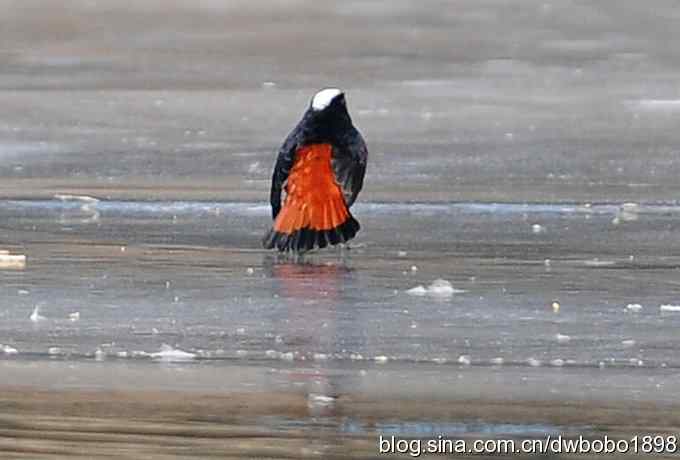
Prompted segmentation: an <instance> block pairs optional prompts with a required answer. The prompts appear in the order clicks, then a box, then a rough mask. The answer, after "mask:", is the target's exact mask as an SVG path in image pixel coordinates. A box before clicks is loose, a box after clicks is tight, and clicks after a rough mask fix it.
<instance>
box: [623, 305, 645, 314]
mask: <svg viewBox="0 0 680 460" xmlns="http://www.w3.org/2000/svg"><path fill="white" fill-rule="evenodd" d="M626 310H628V311H632V312H635V313H637V312H639V311H640V310H642V305H640V304H639V303H629V304H628V305H626Z"/></svg>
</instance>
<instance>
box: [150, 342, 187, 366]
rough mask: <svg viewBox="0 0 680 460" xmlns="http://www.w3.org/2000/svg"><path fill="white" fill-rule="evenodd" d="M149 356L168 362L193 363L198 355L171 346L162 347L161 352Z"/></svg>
mask: <svg viewBox="0 0 680 460" xmlns="http://www.w3.org/2000/svg"><path fill="white" fill-rule="evenodd" d="M149 356H151V358H153V359H157V360H159V361H166V362H177V361H191V360H192V359H194V358H195V357H196V354H194V353H189V352H186V351H182V350H180V349H178V348H173V347H171V346H170V345H167V344H165V343H164V344H163V345H161V351H159V352H156V353H151V354H150V355H149Z"/></svg>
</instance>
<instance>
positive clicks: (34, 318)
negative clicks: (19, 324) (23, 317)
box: [29, 305, 47, 323]
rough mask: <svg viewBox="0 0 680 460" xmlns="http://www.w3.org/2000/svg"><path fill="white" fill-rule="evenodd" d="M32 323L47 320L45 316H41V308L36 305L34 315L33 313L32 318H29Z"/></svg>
mask: <svg viewBox="0 0 680 460" xmlns="http://www.w3.org/2000/svg"><path fill="white" fill-rule="evenodd" d="M29 318H30V319H31V321H33V322H34V323H37V322H38V321H44V320H46V319H47V318H45V317H44V316H43V315H41V314H40V306H39V305H36V306H35V308H34V309H33V313H31V316H29Z"/></svg>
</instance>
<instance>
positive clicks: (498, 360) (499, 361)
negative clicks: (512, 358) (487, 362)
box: [491, 356, 505, 366]
mask: <svg viewBox="0 0 680 460" xmlns="http://www.w3.org/2000/svg"><path fill="white" fill-rule="evenodd" d="M504 362H505V360H504V359H503V358H501V357H500V356H499V357H498V358H492V359H491V364H493V365H494V366H500V365H502V364H503V363H504Z"/></svg>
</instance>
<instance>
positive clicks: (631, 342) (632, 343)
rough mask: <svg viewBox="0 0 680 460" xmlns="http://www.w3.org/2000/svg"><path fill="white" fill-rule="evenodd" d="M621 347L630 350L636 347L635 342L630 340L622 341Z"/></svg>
mask: <svg viewBox="0 0 680 460" xmlns="http://www.w3.org/2000/svg"><path fill="white" fill-rule="evenodd" d="M621 345H623V346H624V347H626V348H630V347H633V346H635V340H632V339H628V340H622V341H621Z"/></svg>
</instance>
